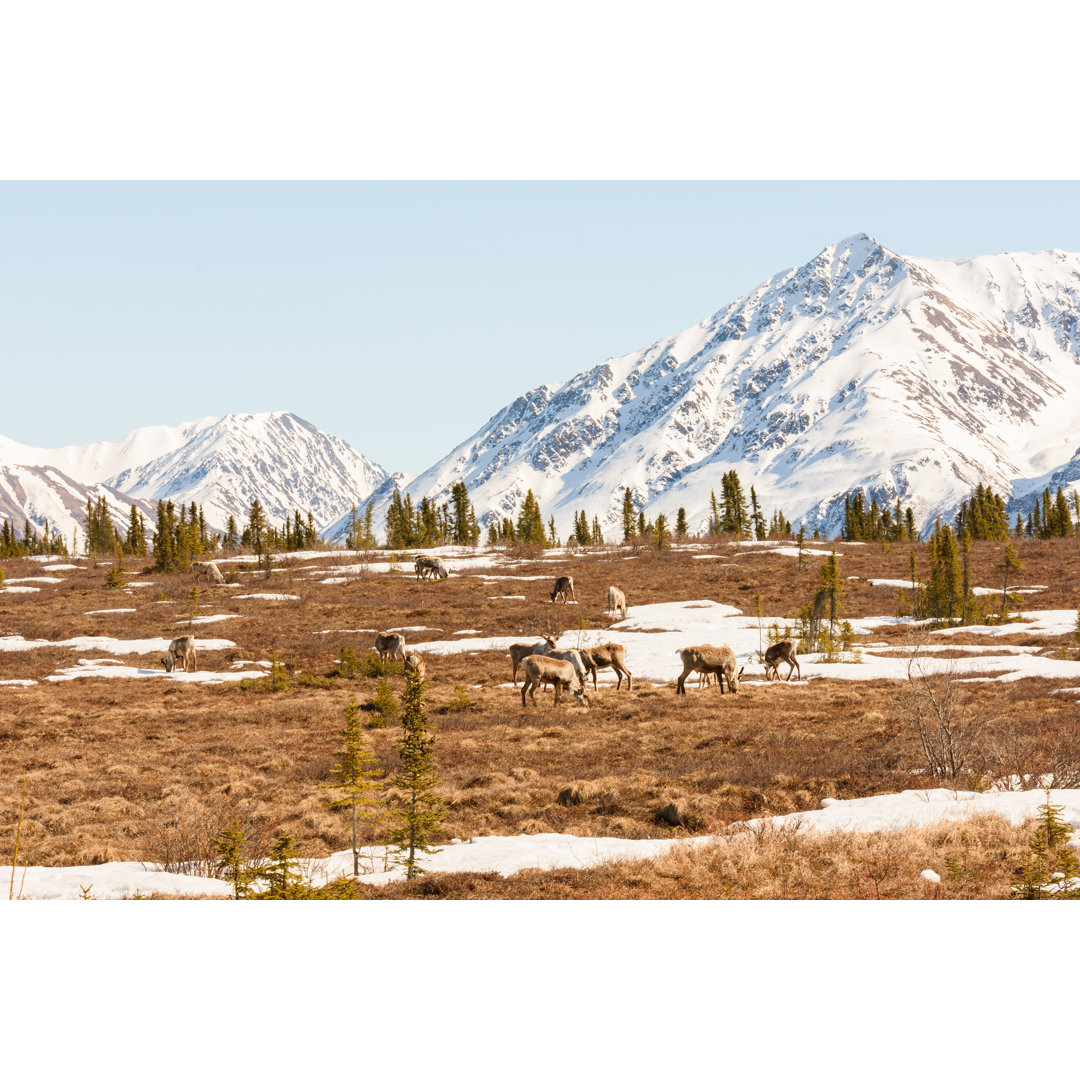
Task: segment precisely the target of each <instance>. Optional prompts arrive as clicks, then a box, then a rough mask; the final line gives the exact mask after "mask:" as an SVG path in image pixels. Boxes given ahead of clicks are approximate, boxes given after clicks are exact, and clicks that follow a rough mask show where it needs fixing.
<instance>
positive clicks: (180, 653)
mask: <svg viewBox="0 0 1080 1080" xmlns="http://www.w3.org/2000/svg"><path fill="white" fill-rule="evenodd" d="M178 660H179V661H181V662H182V663H183V665H184V670H185V671H187V670H189V669H188V661H189V660H190V661H191V668H190V670H191V671H197V670H198V666H197V664H196V659H195V639H194V638H193V637H178V638H173V640H172V641H170V642H169V648H168V651H167V652H166V653H165V659H164V660H162V661H161V663H162V665H163V666H164V668H165V670H166V671H167V672H169V674H170V675H171V674H172V670H173V668H174V667H176V662H177V661H178Z"/></svg>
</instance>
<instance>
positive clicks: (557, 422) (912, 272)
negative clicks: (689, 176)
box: [0, 234, 1080, 539]
mask: <svg viewBox="0 0 1080 1080" xmlns="http://www.w3.org/2000/svg"><path fill="white" fill-rule="evenodd" d="M1078 392H1080V255H1076V254H1069V253H1066V252H1062V251H1056V250H1055V251H1048V252H1041V253H1038V254H1017V255H992V256H980V257H977V258H972V259H964V260H949V259H915V258H911V257H909V256H902V255H898V254H896V253H895V252H892V251H890V250H889V249H887V248H885V247H883V246H882V245H881V244H879V243H878V242H877V241H876V240H874V239H873V238H871V237H869V236H866V235H865V234H860V235H857V236H852V237H849V238H848V239H846V240H842V241H840V242H839V243H836V244H831V245H829V246H828V247H826V248H825V249H824V250H823V251H822V252H821V253H820V254H819V255H818V256H817V257H816V258H815V259H813V260H811V261H810V262H808V263H807V264H806V265H804V266H801V267H795V268H792V269H789V270H785V271H783V272H781V273H779V274H777V275H775V276H774V277H772V278H770V279H769V280H768V281H766V282H765V283H764V284H762V285H761V286H759V287H758V288H757V289H755V290H753V291H752V292H750V293H748V294H746V295H745V296H743V297H740V298H739V299H737V300H735V301H733V302H731V303H730V304H728V305H727V306H726V307H724V308H721V310H720V311H718V312H717V313H716V314H715V315H712V316H710V317H709V318H707V319H704V320H703V321H702V322H700V323H698V324H697V325H696V326H693V327H691V328H689V329H687V330H684V331H681V332H680V333H677V334H674V335H672V336H671V337H668V338H664V339H663V340H661V341H657V342H655V343H653V344H652V345H649V346H648V347H647V348H644V349H640V350H638V351H637V352H633V353H629V354H627V355H626V356H622V357H619V358H615V359H609V360H607V361H606V362H604V363H603V364H599V365H597V366H596V367H594V368H592V369H590V370H589V371H586V372H583V373H582V374H580V375H578V376H576V377H575V378H573V379H571V380H569V381H568V382H565V383H552V384H547V385H543V386H538V387H535V388H533V389H532V390H529V391H528V392H526V393H525V394H523V395H522V396H521V397H519V398H517V399H516V400H515V401H513V402H511V403H510V404H509V405H507V406H506V407H505V408H504V409H502V410H501V411H500V412H498V413H497V414H496V415H495V416H493V417H492V418H491V420H489V421H488V422H487V423H486V424H485V425H484V426H483V427H482V428H481V429H480V430H479V431H477V432H475V433H474V434H473V435H472V436H470V437H469V438H468V439H466V440H465V441H464V442H462V443H461V444H460V445H459V446H458V447H456V448H455V449H454V450H452V451H451V452H450V453H449V454H447V455H446V456H445V457H444V458H442V459H441V460H440V461H439V462H437V463H436V464H434V465H432V466H431V467H430V468H429V469H427V470H426V471H425V472H423V473H421V474H420V475H419V476H416V477H409V476H406V475H404V474H402V473H395V474H394V475H390V474H388V473H387V471H386V470H385V469H383V468H382V467H381V466H379V465H376V464H374V463H373V462H372V461H370V460H368V459H367V458H365V457H364V456H363V455H361V454H359V453H358V452H357V451H355V450H353V449H352V448H351V447H350V446H349V445H348V444H347V443H345V442H343V441H342V440H340V439H337V438H335V437H333V436H330V435H327V434H325V433H324V432H321V431H319V430H318V429H317V428H315V427H314V426H312V425H311V424H309V423H307V422H306V421H304V420H301V419H300V418H299V417H296V416H294V415H293V414H291V413H264V414H257V415H239V414H232V415H230V416H226V417H224V418H222V419H215V418H212V417H210V418H206V419H203V420H198V421H194V422H192V423H188V424H181V425H179V426H177V427H173V428H167V427H154V428H142V429H140V430H138V431H135V432H133V433H132V434H131V435H129V436H127V438H125V439H123V440H120V441H119V442H115V443H94V444H91V445H88V446H82V447H66V448H64V449H61V450H40V449H35V448H30V447H24V446H20V445H18V444H16V443H13V442H11V441H10V440H6V439H4V438H2V437H0V516H5V517H9V518H13V519H15V520H16V521H17V522H19V523H20V524H21V521H22V518H23V516H24V515H25V516H29V517H30V519H31V520H32V521H33V522H34V523H35V524H36V525H37V526H38V527H39V528H40V525H41V523H42V521H43V520H44V518H45V517H48V518H49V520H50V522H51V523H52V524H53V525H54V526H55V527H57V528H59V529H60V530H61V531H62V532H64V534H65V535H68V536H70V534H71V530H72V528H74V527H75V525H76V524H81V518H82V515H81V508H82V507H83V506H85V503H86V497H87V495H90V496H91V497H93V498H96V497H97V496H98V495H99V494H106V495H107V497H109V498H110V500H111V501H115V502H116V504H117V508H118V517H126V515H127V513H128V509H127V508H128V506H129V505H130V504H131V502H132V501H134V502H135V503H136V504H137V505H139V506H141V507H143V508H144V511H145V512H148V513H149V514H152V507H153V503H154V502H155V501H156V500H157V499H159V498H169V499H172V500H173V501H174V502H180V501H183V502H190V501H191V500H193V499H194V500H195V501H196V502H199V503H200V504H202V505H203V506H204V508H205V512H206V516H207V519H208V521H209V522H210V523H211V524H212V525H215V526H217V527H223V526H224V524H225V520H226V518H227V517H228V515H229V514H230V513H231V514H233V515H234V516H235V517H236V519H237V521H238V523H242V522H243V521H244V520H246V516H247V508H248V506H249V504H250V502H251V499H252V498H253V497H255V496H256V495H257V496H258V498H259V499H260V501H261V502H262V503H263V505H264V507H265V508H266V510H267V513H268V515H269V517H270V520H271V521H278V520H280V519H281V518H282V517H284V515H285V514H287V513H288V514H291V513H292V511H293V510H295V509H297V508H300V509H301V510H304V511H305V512H306V510H307V509H311V511H312V512H313V515H314V518H315V521H316V523H317V525H318V526H319V528H320V529H321V530H322V531H323V533H324V535H326V536H327V537H329V538H331V539H340V538H341V537H342V536H343V533H344V528H345V526H346V523H347V519H348V514H349V511H350V508H351V506H352V505H353V503H356V504H358V505H359V506H360V509H361V511H362V510H363V509H364V506H365V503H366V501H369V500H370V501H371V503H372V505H373V507H374V510H375V514H374V518H375V522H376V525H377V526H378V527H379V528H381V527H382V524H383V521H384V519H385V511H386V507H387V506H388V505H389V501H390V499H391V497H392V495H393V492H394V490H395V488H396V489H398V490H400V491H402V492H403V493H408V494H410V495H411V496H412V499H413V501H414V502H419V501H420V499H421V498H423V497H425V496H427V497H428V498H432V499H434V500H436V501H437V502H443V501H445V500H447V499H448V498H449V497H450V489H451V487H452V486H453V485H454V484H455V483H458V482H459V481H464V482H465V484H466V485H467V487H468V488H469V492H470V495H471V497H472V500H473V505H474V507H475V508H476V511H477V514H478V516H479V518H480V520H481V522H482V523H484V524H487V523H488V522H490V521H492V520H497V519H499V518H501V517H503V516H515V515H516V513H517V511H518V509H519V508H520V506H521V502H522V500H523V499H524V496H525V493H526V491H527V490H528V489H530V488H531V489H532V490H533V492H534V493H535V494H536V496H537V498H538V499H539V501H540V505H541V509H542V512H543V514H544V518H545V520H546V519H547V517H548V516H549V515H554V517H555V521H556V525H557V528H558V530H559V533H560V535H561V536H564V537H565V536H566V535H568V533H569V532H570V531H571V529H572V521H573V517H574V515H575V514H576V513H577V512H578V511H580V510H585V511H586V514H587V515H588V517H589V519H590V520H591V519H592V518H593V517H594V516H596V517H599V519H600V521H601V522H602V523H603V525H604V527H605V531H606V532H607V533H608V535H609V536H611V537H617V536H619V535H620V533H619V529H618V526H619V524H620V523H621V509H622V499H623V489H624V487H626V486H629V487H631V488H632V489H633V490H634V493H635V500H636V503H637V505H638V506H639V507H640V508H645V509H646V512H647V514H648V515H649V516H650V517H651V516H654V515H655V514H657V513H661V512H662V513H665V514H667V515H668V517H669V519H670V520H674V516H675V514H676V512H677V510H678V508H679V507H684V508H685V509H686V511H687V514H688V516H689V520H690V523H691V527H692V529H699V528H701V527H703V526H704V524H705V523H706V522H707V520H708V516H709V500H710V493H711V492H712V491H716V492H717V494H718V495H719V493H720V491H721V478H722V476H723V474H724V473H725V472H727V471H729V470H730V469H735V470H737V472H738V473H739V476H740V478H741V479H742V482H743V487H744V489H745V490H746V491H747V492H748V491H749V489H750V487H751V485H753V487H754V488H755V490H756V492H757V495H758V497H759V499H760V501H761V503H762V504H763V508H764V511H765V513H766V517H768V516H769V515H770V514H771V512H772V511H773V510H774V509H776V508H778V507H779V508H781V509H782V510H783V511H784V513H785V515H786V516H787V517H788V518H789V519H790V520H791V521H792V522H794V523H796V524H798V523H805V524H806V526H807V528H808V529H813V528H815V527H817V528H821V529H823V530H824V531H825V532H826V533H827V534H828V535H834V534H835V533H837V532H838V531H839V528H840V525H841V523H842V517H843V502H844V496H845V495H846V494H847V493H848V492H850V491H852V490H854V489H856V488H858V489H862V490H863V491H864V492H866V494H867V498H868V499H869V498H870V497H871V496H874V497H876V498H877V499H878V501H879V502H881V503H889V504H891V503H893V502H895V500H896V499H897V498H900V499H901V500H902V501H903V502H904V504H905V505H907V504H910V505H912V507H913V508H914V511H915V515H916V519H917V521H918V522H919V523H920V525H921V526H924V527H925V526H926V525H927V524H928V523H929V522H932V521H933V519H934V517H936V516H938V515H941V516H944V517H946V518H948V517H950V516H951V514H952V513H953V512H954V511H955V508H956V507H957V505H958V504H959V502H960V501H961V500H962V499H964V498H965V497H966V496H967V495H968V494H969V493H970V491H971V490H972V489H973V488H974V487H975V486H976V485H977V484H979V483H983V484H989V485H991V486H992V487H993V488H994V490H995V491H998V492H1000V493H1002V494H1004V495H1007V496H1011V497H1012V499H1013V502H1012V503H1011V505H1010V510H1013V509H1014V508H1019V509H1024V508H1025V507H1026V505H1027V503H1028V502H1030V499H1031V494H1032V493H1033V492H1035V491H1038V490H1041V489H1042V487H1043V486H1045V485H1047V484H1051V485H1053V486H1056V485H1057V484H1059V483H1060V484H1061V485H1062V486H1064V487H1066V488H1071V487H1075V486H1076V485H1077V484H1078V483H1080V424H1078V423H1077V420H1076V411H1077V410H1076V406H1077V402H1078V401H1080V393H1078Z"/></svg>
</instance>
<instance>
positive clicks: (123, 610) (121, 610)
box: [86, 600, 172, 615]
mask: <svg viewBox="0 0 1080 1080" xmlns="http://www.w3.org/2000/svg"><path fill="white" fill-rule="evenodd" d="M158 603H165V604H171V603H172V601H171V600H159V601H158ZM135 610H136V609H135V608H133V607H112V608H101V609H100V610H98V611H88V612H86V614H87V615H128V614H130V613H131V612H133V611H135Z"/></svg>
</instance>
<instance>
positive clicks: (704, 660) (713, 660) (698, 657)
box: [675, 645, 744, 695]
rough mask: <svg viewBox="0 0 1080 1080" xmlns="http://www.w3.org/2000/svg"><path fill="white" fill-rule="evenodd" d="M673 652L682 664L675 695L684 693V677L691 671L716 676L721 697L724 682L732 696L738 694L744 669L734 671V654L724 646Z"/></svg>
mask: <svg viewBox="0 0 1080 1080" xmlns="http://www.w3.org/2000/svg"><path fill="white" fill-rule="evenodd" d="M675 652H676V653H677V654H678V656H679V657H680V658H681V659H682V662H683V670H682V674H681V675H680V676H679V682H678V685H677V686H676V687H675V693H676V694H685V693H686V685H685V684H686V676H687V675H689V674H690V672H691V671H700V672H704V673H707V674H714V675H716V676H717V681H718V682H719V683H720V693H721V695H722V694H723V693H724V682H725V680H726V681H727V685H728V689H729V690H730V691H731V692H732V693H733V694H737V693H738V692H739V678H740V676H741V675H742V673H743V670H744V669H742V668H740V669H739V670H738V671H736V670H735V665H736V660H735V654H734V653H733V652H732V651H731V649H729V648H728V647H727V646H726V645H692V646H690V648H688V649H676V650H675Z"/></svg>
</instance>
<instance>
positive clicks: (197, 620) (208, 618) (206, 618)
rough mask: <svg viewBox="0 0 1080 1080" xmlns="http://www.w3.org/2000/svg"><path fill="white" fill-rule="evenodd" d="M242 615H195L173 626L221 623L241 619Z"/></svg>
mask: <svg viewBox="0 0 1080 1080" xmlns="http://www.w3.org/2000/svg"><path fill="white" fill-rule="evenodd" d="M242 618H243V615H196V616H195V617H194V618H193V619H184V620H182V621H181V622H178V623H175V624H174V625H175V626H187V625H188V623H189V622H190V623H193V624H195V625H202V624H204V623H212V622H221V621H222V620H223V619H242Z"/></svg>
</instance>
